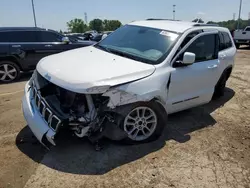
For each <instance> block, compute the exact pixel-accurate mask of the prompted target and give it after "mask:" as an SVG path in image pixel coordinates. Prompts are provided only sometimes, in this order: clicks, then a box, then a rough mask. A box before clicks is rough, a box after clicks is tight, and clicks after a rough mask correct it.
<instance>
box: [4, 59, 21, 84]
mask: <svg viewBox="0 0 250 188" xmlns="http://www.w3.org/2000/svg"><path fill="white" fill-rule="evenodd" d="M19 77H20V68H19V67H18V65H17V64H16V63H14V62H12V61H1V62H0V82H4V83H9V82H13V81H15V80H18V79H19Z"/></svg>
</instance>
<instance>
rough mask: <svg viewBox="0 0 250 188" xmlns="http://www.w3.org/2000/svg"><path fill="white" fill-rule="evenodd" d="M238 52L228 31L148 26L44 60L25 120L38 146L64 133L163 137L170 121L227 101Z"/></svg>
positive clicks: (28, 90)
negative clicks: (217, 100)
mask: <svg viewBox="0 0 250 188" xmlns="http://www.w3.org/2000/svg"><path fill="white" fill-rule="evenodd" d="M235 54H236V48H235V45H234V42H233V39H232V37H231V35H230V32H229V30H228V29H226V28H222V27H217V26H213V25H206V24H197V23H192V22H182V21H170V20H145V21H137V22H133V23H130V24H127V25H125V26H123V27H121V28H119V29H118V30H116V31H115V32H113V33H112V34H110V35H109V36H108V37H107V38H105V39H104V40H102V41H100V42H99V43H98V44H96V45H93V46H90V47H84V48H79V49H75V50H71V51H67V52H63V53H60V54H56V55H51V56H48V57H45V58H43V59H42V60H41V61H40V62H39V64H38V65H37V69H36V71H35V72H34V74H33V76H32V78H31V79H30V81H29V82H28V83H27V85H26V86H25V96H24V97H23V101H22V106H23V113H24V116H25V119H26V120H27V123H28V125H29V127H30V128H31V130H32V132H33V133H34V134H35V136H36V137H37V138H38V139H39V141H40V142H41V143H42V144H44V145H47V144H48V143H51V144H53V145H55V140H56V135H57V134H58V132H61V131H62V129H65V130H72V131H73V132H74V133H75V135H76V136H78V137H84V136H87V137H89V139H90V140H91V141H93V142H94V141H97V140H99V139H100V138H101V137H103V136H105V137H108V138H110V139H113V140H124V141H126V142H128V143H140V142H148V141H152V140H155V139H156V138H158V137H159V136H160V135H161V133H162V131H163V128H164V126H167V115H168V114H171V113H174V112H178V111H181V110H185V109H188V108H191V107H195V106H198V105H201V104H205V103H208V102H209V101H210V100H211V99H212V98H213V97H220V96H222V95H223V92H224V88H225V85H226V81H227V80H228V78H229V76H230V74H231V71H232V68H233V65H234V57H235Z"/></svg>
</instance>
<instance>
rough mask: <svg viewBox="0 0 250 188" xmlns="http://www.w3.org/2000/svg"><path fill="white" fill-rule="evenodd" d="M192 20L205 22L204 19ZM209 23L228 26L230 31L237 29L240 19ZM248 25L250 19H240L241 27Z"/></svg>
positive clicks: (249, 24)
mask: <svg viewBox="0 0 250 188" xmlns="http://www.w3.org/2000/svg"><path fill="white" fill-rule="evenodd" d="M192 22H198V23H204V21H203V20H202V19H198V18H196V19H194V20H193V21H192ZM207 24H218V25H219V26H221V27H226V28H228V29H229V30H230V31H233V30H236V29H237V27H238V20H228V21H221V22H214V21H209V22H207ZM246 26H250V19H249V20H242V19H240V23H239V29H244V28H245V27H246Z"/></svg>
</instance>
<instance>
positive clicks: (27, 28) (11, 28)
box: [0, 27, 45, 31]
mask: <svg viewBox="0 0 250 188" xmlns="http://www.w3.org/2000/svg"><path fill="white" fill-rule="evenodd" d="M4 30H12V31H14V30H19V31H20V30H45V29H43V28H40V27H0V31H4Z"/></svg>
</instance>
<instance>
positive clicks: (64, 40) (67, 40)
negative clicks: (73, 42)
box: [62, 37, 70, 44]
mask: <svg viewBox="0 0 250 188" xmlns="http://www.w3.org/2000/svg"><path fill="white" fill-rule="evenodd" d="M62 43H64V44H68V43H70V40H69V37H63V38H62Z"/></svg>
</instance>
